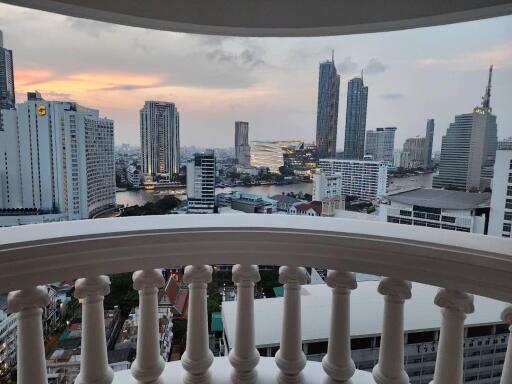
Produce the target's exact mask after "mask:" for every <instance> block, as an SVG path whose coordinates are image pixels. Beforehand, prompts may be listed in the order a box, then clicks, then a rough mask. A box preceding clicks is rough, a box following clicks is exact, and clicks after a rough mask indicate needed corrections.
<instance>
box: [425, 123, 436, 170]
mask: <svg viewBox="0 0 512 384" xmlns="http://www.w3.org/2000/svg"><path fill="white" fill-rule="evenodd" d="M433 145H434V119H428V120H427V128H426V129H425V160H424V161H423V168H425V169H428V168H431V167H432V146H433Z"/></svg>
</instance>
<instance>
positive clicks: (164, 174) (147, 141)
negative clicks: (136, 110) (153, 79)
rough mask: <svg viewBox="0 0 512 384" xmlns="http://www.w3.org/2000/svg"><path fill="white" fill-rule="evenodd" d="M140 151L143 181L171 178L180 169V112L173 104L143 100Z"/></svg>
mask: <svg viewBox="0 0 512 384" xmlns="http://www.w3.org/2000/svg"><path fill="white" fill-rule="evenodd" d="M140 151H141V163H142V173H143V174H144V175H145V176H146V178H145V180H155V181H156V180H158V179H159V178H163V179H164V180H166V181H168V180H172V179H173V178H174V177H175V176H176V175H177V174H178V173H179V170H180V114H179V112H178V109H177V108H176V105H175V104H174V103H168V102H164V101H146V102H145V104H144V107H142V109H141V110H140Z"/></svg>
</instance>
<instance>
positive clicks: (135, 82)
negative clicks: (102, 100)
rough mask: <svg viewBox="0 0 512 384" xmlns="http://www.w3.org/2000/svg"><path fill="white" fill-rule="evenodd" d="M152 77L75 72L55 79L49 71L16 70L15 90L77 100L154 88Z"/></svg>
mask: <svg viewBox="0 0 512 384" xmlns="http://www.w3.org/2000/svg"><path fill="white" fill-rule="evenodd" d="M159 84H160V79H159V78H158V77H156V76H147V75H139V74H133V73H121V72H115V73H110V72H97V73H96V72H79V73H73V74H71V75H67V76H56V75H55V74H54V73H53V72H52V71H49V70H29V69H19V70H17V71H16V86H17V88H18V90H20V91H22V92H27V91H30V90H38V91H40V92H41V93H42V94H45V93H58V94H69V95H74V96H76V97H79V95H80V94H83V93H86V92H95V91H109V90H125V91H126V90H132V89H138V88H151V87H155V86H158V85H159Z"/></svg>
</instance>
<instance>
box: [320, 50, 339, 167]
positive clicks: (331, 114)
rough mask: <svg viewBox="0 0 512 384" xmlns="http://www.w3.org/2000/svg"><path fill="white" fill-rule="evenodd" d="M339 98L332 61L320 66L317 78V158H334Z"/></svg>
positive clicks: (337, 82) (334, 67) (335, 72)
mask: <svg viewBox="0 0 512 384" xmlns="http://www.w3.org/2000/svg"><path fill="white" fill-rule="evenodd" d="M339 97H340V75H338V73H337V71H336V65H335V64H334V52H333V56H332V60H331V61H329V60H327V61H325V62H323V63H321V64H320V71H319V77H318V104H317V112H316V146H317V148H318V156H319V157H320V158H321V159H322V158H330V159H333V158H334V157H335V156H336V135H337V131H338V105H339Z"/></svg>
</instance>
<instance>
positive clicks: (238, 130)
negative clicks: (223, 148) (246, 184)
mask: <svg viewBox="0 0 512 384" xmlns="http://www.w3.org/2000/svg"><path fill="white" fill-rule="evenodd" d="M235 158H236V161H237V163H238V164H240V165H241V166H243V167H248V166H250V165H251V147H250V146H249V123H248V122H246V121H235Z"/></svg>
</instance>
